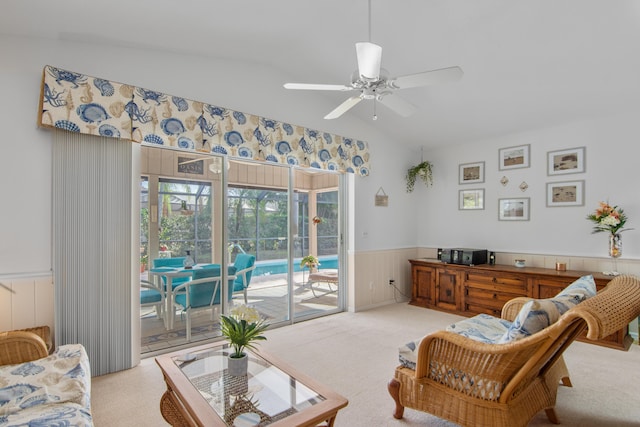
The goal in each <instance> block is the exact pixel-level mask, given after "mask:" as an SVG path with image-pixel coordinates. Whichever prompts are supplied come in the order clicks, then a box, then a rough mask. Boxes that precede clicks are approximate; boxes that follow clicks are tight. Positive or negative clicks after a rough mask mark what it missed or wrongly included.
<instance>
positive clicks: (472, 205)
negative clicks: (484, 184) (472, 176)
mask: <svg viewBox="0 0 640 427" xmlns="http://www.w3.org/2000/svg"><path fill="white" fill-rule="evenodd" d="M458 209H460V210H474V209H484V188H474V189H471V190H460V191H459V195H458Z"/></svg>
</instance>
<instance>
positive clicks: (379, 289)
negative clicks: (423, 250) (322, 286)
mask: <svg viewBox="0 0 640 427" xmlns="http://www.w3.org/2000/svg"><path fill="white" fill-rule="evenodd" d="M417 257H418V249H417V248H403V249H389V250H381V251H365V252H356V253H355V254H354V257H353V260H354V268H353V270H354V275H353V277H354V279H353V280H354V281H355V286H354V287H353V290H354V295H353V296H352V297H350V298H349V311H362V310H367V309H370V308H374V307H377V306H381V305H385V304H391V303H394V302H401V301H409V299H410V298H411V264H409V260H410V259H412V258H417ZM389 279H393V280H394V281H395V287H396V288H397V289H394V287H393V286H389Z"/></svg>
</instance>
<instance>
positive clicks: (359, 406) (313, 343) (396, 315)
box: [92, 303, 640, 427]
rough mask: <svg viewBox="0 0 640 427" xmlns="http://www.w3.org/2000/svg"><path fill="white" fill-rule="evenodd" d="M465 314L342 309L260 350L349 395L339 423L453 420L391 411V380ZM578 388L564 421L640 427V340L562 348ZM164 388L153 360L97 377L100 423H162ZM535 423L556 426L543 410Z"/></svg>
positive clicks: (396, 307) (439, 426) (568, 394)
mask: <svg viewBox="0 0 640 427" xmlns="http://www.w3.org/2000/svg"><path fill="white" fill-rule="evenodd" d="M459 319H461V317H459V316H455V315H452V314H447V313H441V312H437V311H433V310H427V309H423V308H418V307H413V306H410V305H407V304H405V303H399V304H392V305H388V306H384V307H380V308H376V309H373V310H369V311H365V312H360V313H341V314H337V315H333V316H328V317H323V318H320V319H316V320H311V321H307V322H303V323H300V324H297V325H293V326H287V327H284V328H278V329H273V330H270V331H268V332H267V335H268V340H267V341H266V342H263V343H261V348H263V349H264V350H265V351H268V352H269V353H272V354H274V355H277V356H278V357H279V358H280V359H283V360H285V361H287V362H289V363H291V364H292V365H293V366H295V368H296V369H298V370H301V371H303V372H305V373H306V374H308V375H310V376H311V377H313V378H315V379H316V380H318V381H320V382H322V383H324V384H325V385H327V386H329V387H331V388H333V389H334V390H335V391H337V392H338V393H340V394H342V395H344V396H345V397H347V399H349V405H348V406H347V407H346V408H344V409H343V410H341V411H340V412H339V413H338V417H337V420H336V423H335V425H336V427H358V426H363V427H364V426H367V427H372V426H403V427H404V426H434V427H452V426H454V424H452V423H449V422H446V421H443V420H440V419H438V418H435V417H433V416H430V415H428V414H425V413H421V412H417V411H413V410H411V409H406V410H405V418H404V419H403V420H395V419H394V418H393V417H392V415H391V414H392V411H393V408H394V404H393V401H392V400H391V398H390V397H389V395H388V393H387V388H386V385H387V382H388V380H389V379H391V377H392V376H393V371H394V369H395V367H396V365H397V364H398V363H397V355H398V347H399V346H400V345H402V344H404V343H406V342H409V341H411V340H413V339H415V338H418V337H421V336H423V335H425V334H427V333H429V332H431V331H435V330H438V329H442V328H443V327H445V326H446V325H448V324H450V323H453V322H455V321H456V320H459ZM565 359H566V362H567V365H568V367H569V371H570V373H571V381H572V382H573V384H574V387H573V388H567V387H560V390H559V392H558V401H557V405H556V412H557V414H558V417H559V418H560V422H561V425H562V426H565V427H600V426H617V427H631V426H640V398H639V397H638V396H640V346H638V345H633V346H632V348H631V350H629V351H628V352H624V351H620V350H614V349H608V348H604V347H599V346H596V345H592V344H586V343H582V342H575V343H574V344H572V346H571V347H570V348H569V350H568V351H567V352H566V353H565ZM164 390H165V385H164V382H163V380H162V375H161V373H160V370H159V368H158V367H157V365H156V364H155V361H154V359H153V358H150V359H144V360H143V361H142V363H141V364H140V365H139V366H137V367H135V368H133V369H129V370H127V371H123V372H118V373H115V374H110V375H104V376H101V377H96V378H94V379H93V384H92V410H93V416H94V421H95V425H96V426H97V427H102V426H162V425H166V423H164V420H163V419H162V416H161V415H160V410H159V401H160V396H161V395H162V393H163V392H164ZM530 425H531V426H552V425H554V424H551V423H549V421H548V420H547V419H546V416H545V414H544V411H543V412H541V413H539V414H538V415H537V416H536V417H535V418H534V419H533V420H532V422H531V424H530Z"/></svg>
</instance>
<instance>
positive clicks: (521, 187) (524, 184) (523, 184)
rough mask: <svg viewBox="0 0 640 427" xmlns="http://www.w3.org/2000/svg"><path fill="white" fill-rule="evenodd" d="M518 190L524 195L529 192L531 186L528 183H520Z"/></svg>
mask: <svg viewBox="0 0 640 427" xmlns="http://www.w3.org/2000/svg"><path fill="white" fill-rule="evenodd" d="M518 188H520V191H522V192H523V193H524V192H525V191H527V188H529V184H527V182H526V181H522V182H521V183H520V187H518Z"/></svg>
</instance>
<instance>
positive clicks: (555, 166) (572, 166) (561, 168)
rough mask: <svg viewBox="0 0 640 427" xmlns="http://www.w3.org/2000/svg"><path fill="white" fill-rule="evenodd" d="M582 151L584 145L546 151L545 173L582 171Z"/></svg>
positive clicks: (583, 150)
mask: <svg viewBox="0 0 640 427" xmlns="http://www.w3.org/2000/svg"><path fill="white" fill-rule="evenodd" d="M584 152H585V148H584V147H578V148H569V149H567V150H558V151H549V152H548V153H547V175H566V174H570V173H582V172H584V170H585V166H584Z"/></svg>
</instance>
